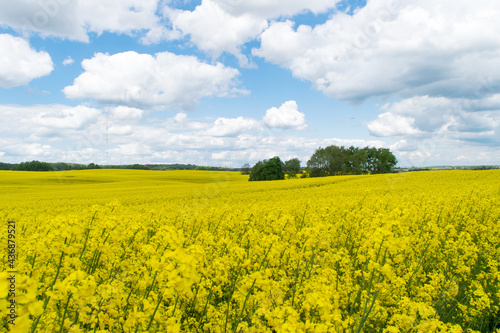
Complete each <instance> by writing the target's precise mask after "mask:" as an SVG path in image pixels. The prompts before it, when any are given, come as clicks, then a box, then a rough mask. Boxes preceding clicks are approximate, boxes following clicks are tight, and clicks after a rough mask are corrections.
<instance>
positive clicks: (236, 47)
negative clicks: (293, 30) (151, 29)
mask: <svg viewBox="0 0 500 333" xmlns="http://www.w3.org/2000/svg"><path fill="white" fill-rule="evenodd" d="M336 2H337V1H335V0H314V1H307V2H305V1H300V0H293V1H287V2H283V1H279V0H272V1H260V0H259V1H234V0H202V2H201V5H199V6H197V7H196V8H195V9H194V10H193V11H189V10H178V9H174V8H171V7H165V8H164V10H163V14H164V16H165V17H166V18H167V19H168V21H169V22H170V24H171V26H172V31H179V32H181V33H182V34H183V35H185V36H190V39H191V41H192V42H193V43H194V44H195V45H196V46H197V47H198V48H199V49H200V50H202V51H204V52H206V53H208V54H210V55H211V56H212V57H214V58H217V57H219V56H220V54H221V53H222V52H228V53H231V54H233V55H235V56H236V57H237V58H238V59H239V60H240V64H241V65H247V64H248V63H247V62H248V60H247V58H246V57H245V56H243V55H242V53H241V47H242V45H243V44H245V43H246V42H249V41H251V40H253V39H255V38H256V37H257V36H258V35H259V34H260V33H261V32H262V31H264V30H265V29H266V28H267V27H268V25H269V23H268V21H269V20H270V19H273V18H278V17H283V16H293V15H295V14H298V13H302V12H307V11H310V12H313V13H321V12H325V11H327V10H329V9H332V8H335V3H336ZM166 39H168V36H167V38H166Z"/></svg>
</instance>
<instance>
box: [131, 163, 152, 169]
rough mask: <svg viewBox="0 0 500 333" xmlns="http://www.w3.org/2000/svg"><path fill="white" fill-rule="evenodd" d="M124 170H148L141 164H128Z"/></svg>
mask: <svg viewBox="0 0 500 333" xmlns="http://www.w3.org/2000/svg"><path fill="white" fill-rule="evenodd" d="M126 169H135V170H149V168H148V167H147V166H145V165H142V164H130V165H127V167H126Z"/></svg>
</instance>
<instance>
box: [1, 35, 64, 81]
mask: <svg viewBox="0 0 500 333" xmlns="http://www.w3.org/2000/svg"><path fill="white" fill-rule="evenodd" d="M53 69H54V66H53V63H52V59H51V58H50V55H49V54H48V53H47V52H44V51H36V50H34V49H32V48H31V47H30V45H29V43H28V42H27V41H25V40H24V39H22V38H18V37H14V36H11V35H8V34H0V87H3V88H11V87H15V86H21V85H25V84H28V83H29V82H30V81H31V80H33V79H36V78H39V77H42V76H45V75H49V74H50V73H51V72H52V70H53Z"/></svg>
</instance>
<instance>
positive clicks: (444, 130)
mask: <svg viewBox="0 0 500 333" xmlns="http://www.w3.org/2000/svg"><path fill="white" fill-rule="evenodd" d="M487 104H488V105H491V103H487ZM478 106H479V105H478V104H477V103H476V101H475V100H469V99H452V98H445V97H429V96H417V97H413V98H408V99H404V100H401V101H398V102H393V103H388V104H386V105H384V106H383V107H382V108H381V111H382V113H381V114H380V115H379V116H378V118H377V119H375V120H373V121H371V122H368V124H367V126H368V129H369V131H370V133H371V134H372V135H375V136H383V137H393V138H394V139H395V140H396V143H395V144H393V145H392V146H391V149H392V150H393V151H394V152H395V154H396V155H397V156H398V159H399V160H400V164H401V165H404V166H410V165H417V166H422V165H427V166H429V165H437V164H443V163H445V164H455V165H456V164H464V163H465V164H488V163H489V164H497V163H498V157H499V153H498V147H500V111H495V110H485V111H478V110H474V111H469V110H470V109H471V108H473V109H476V108H477V107H478ZM458 156H465V157H466V159H465V160H464V159H463V158H461V159H458ZM495 161H496V162H495Z"/></svg>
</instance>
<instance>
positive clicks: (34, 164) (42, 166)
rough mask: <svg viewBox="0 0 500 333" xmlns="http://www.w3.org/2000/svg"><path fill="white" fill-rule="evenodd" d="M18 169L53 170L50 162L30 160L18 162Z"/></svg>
mask: <svg viewBox="0 0 500 333" xmlns="http://www.w3.org/2000/svg"><path fill="white" fill-rule="evenodd" d="M16 170H19V171H53V170H54V168H53V167H52V165H51V164H50V163H46V162H40V161H31V162H22V163H19V165H18V166H17V169H16Z"/></svg>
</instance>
